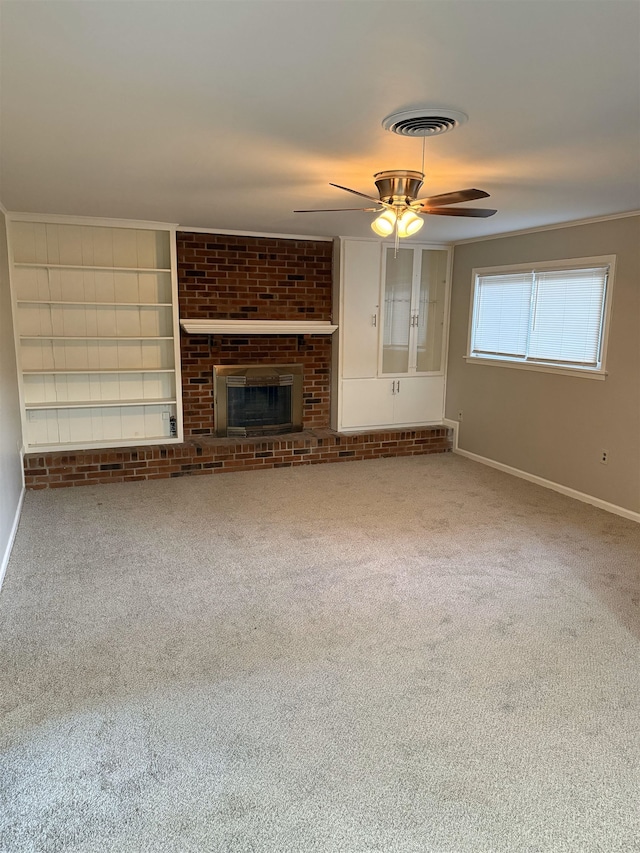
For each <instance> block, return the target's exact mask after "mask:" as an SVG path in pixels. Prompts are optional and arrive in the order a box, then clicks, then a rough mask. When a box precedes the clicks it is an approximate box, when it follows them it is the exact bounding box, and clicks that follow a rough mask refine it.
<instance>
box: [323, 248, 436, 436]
mask: <svg viewBox="0 0 640 853" xmlns="http://www.w3.org/2000/svg"><path fill="white" fill-rule="evenodd" d="M339 259H340V261H339V287H338V290H337V302H338V313H339V317H338V325H339V332H338V336H339V337H338V353H337V355H338V357H337V364H338V373H339V379H338V383H337V391H338V393H337V395H336V397H335V399H334V405H333V409H332V425H333V427H334V429H338V430H356V429H361V428H367V427H372V426H380V427H383V426H398V427H399V426H419V425H421V424H429V423H440V422H441V421H442V418H443V417H444V384H445V377H444V361H445V345H446V327H445V324H446V321H447V308H448V277H449V250H448V249H447V248H443V247H440V246H424V245H415V246H409V247H407V246H400V247H398V249H397V251H396V249H395V247H394V246H393V245H389V244H385V243H383V244H381V243H380V242H379V241H371V240H351V239H342V240H340V245H339Z"/></svg>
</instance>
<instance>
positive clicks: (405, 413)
mask: <svg viewBox="0 0 640 853" xmlns="http://www.w3.org/2000/svg"><path fill="white" fill-rule="evenodd" d="M341 396H342V409H341V416H342V420H341V426H340V429H342V430H350V429H351V430H353V429H362V428H365V427H373V426H379V427H384V426H393V427H401V426H419V425H420V424H430V423H440V422H441V421H442V418H443V417H444V414H443V407H444V377H442V376H411V377H405V378H402V379H386V378H384V379H383V378H379V379H344V380H343V381H342V383H341Z"/></svg>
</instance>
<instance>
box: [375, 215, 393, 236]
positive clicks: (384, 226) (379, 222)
mask: <svg viewBox="0 0 640 853" xmlns="http://www.w3.org/2000/svg"><path fill="white" fill-rule="evenodd" d="M395 227H396V215H395V213H394V212H393V210H385V211H384V212H383V213H381V214H380V216H378V217H376V218H375V219H374V220H373V222H372V223H371V228H372V230H373V231H374V232H375V233H376V234H377V235H378V237H389V236H390V235H391V234H393V230H394V228H395Z"/></svg>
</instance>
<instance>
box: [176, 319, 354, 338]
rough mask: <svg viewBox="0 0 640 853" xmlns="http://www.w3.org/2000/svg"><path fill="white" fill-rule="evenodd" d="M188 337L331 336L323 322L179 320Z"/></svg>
mask: <svg viewBox="0 0 640 853" xmlns="http://www.w3.org/2000/svg"><path fill="white" fill-rule="evenodd" d="M180 325H181V326H182V328H183V329H184V330H185V332H188V334H190V335H331V334H333V332H335V330H336V329H337V328H338V327H337V326H333V325H332V324H331V323H328V322H325V321H324V320H180Z"/></svg>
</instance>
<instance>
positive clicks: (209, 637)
mask: <svg viewBox="0 0 640 853" xmlns="http://www.w3.org/2000/svg"><path fill="white" fill-rule="evenodd" d="M639 555H640V526H639V525H636V524H634V523H633V522H631V521H627V520H625V519H622V518H618V517H616V516H613V515H610V514H607V513H605V512H602V511H600V510H598V509H595V508H593V507H589V506H586V505H583V504H580V503H577V502H574V501H572V500H570V499H569V498H565V497H563V496H561V495H558V494H555V493H553V492H549V491H545V490H543V489H541V488H539V487H537V486H534V485H532V484H529V483H526V482H523V481H521V480H517V479H514V478H511V477H509V476H508V475H505V474H502V473H500V472H497V471H494V470H491V469H489V468H485V467H482V466H480V465H477V464H476V463H473V462H471V461H469V460H466V459H463V458H461V457H455V456H451V455H441V456H424V457H416V458H411V459H410V458H405V459H381V460H376V461H371V462H356V463H351V462H350V463H347V464H334V465H318V466H313V467H304V468H296V469H281V470H267V471H260V472H245V473H237V474H229V475H223V476H208V477H193V478H184V479H176V480H162V481H155V482H145V483H130V484H122V485H111V486H103V487H86V488H78V489H66V490H60V491H43V492H31V493H28V494H27V496H26V500H25V505H24V511H23V515H22V520H21V523H20V528H19V531H18V536H17V540H16V543H15V548H14V552H13V555H12V558H11V560H10V563H9V568H8V573H7V577H6V580H5V584H4V587H3V589H2V592H1V593H0V670H1V672H0V714H1V728H0V761H1V767H0V850H2V851H3V853H9V851H10V853H18V851H19V853H54V851H55V853H59V851H72V853H104V851H109V853H146V851H153V853H169V851H171V853H191V851H193V853H203V851H209V853H212V852H213V851H215V853H315V851H317V853H364V851H385V853H387V851H388V853H429V851H434V853H520V851H536V852H537V853H564V851H567V853H569V851H571V853H585V852H586V853H590V851H603V853H618V851H620V853H630V851H638V850H640V737H639V731H640V667H639V663H640V654H639V649H640V645H639V639H638V638H639V634H640V619H639V615H638V613H639V602H640V579H639V575H640V571H639Z"/></svg>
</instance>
